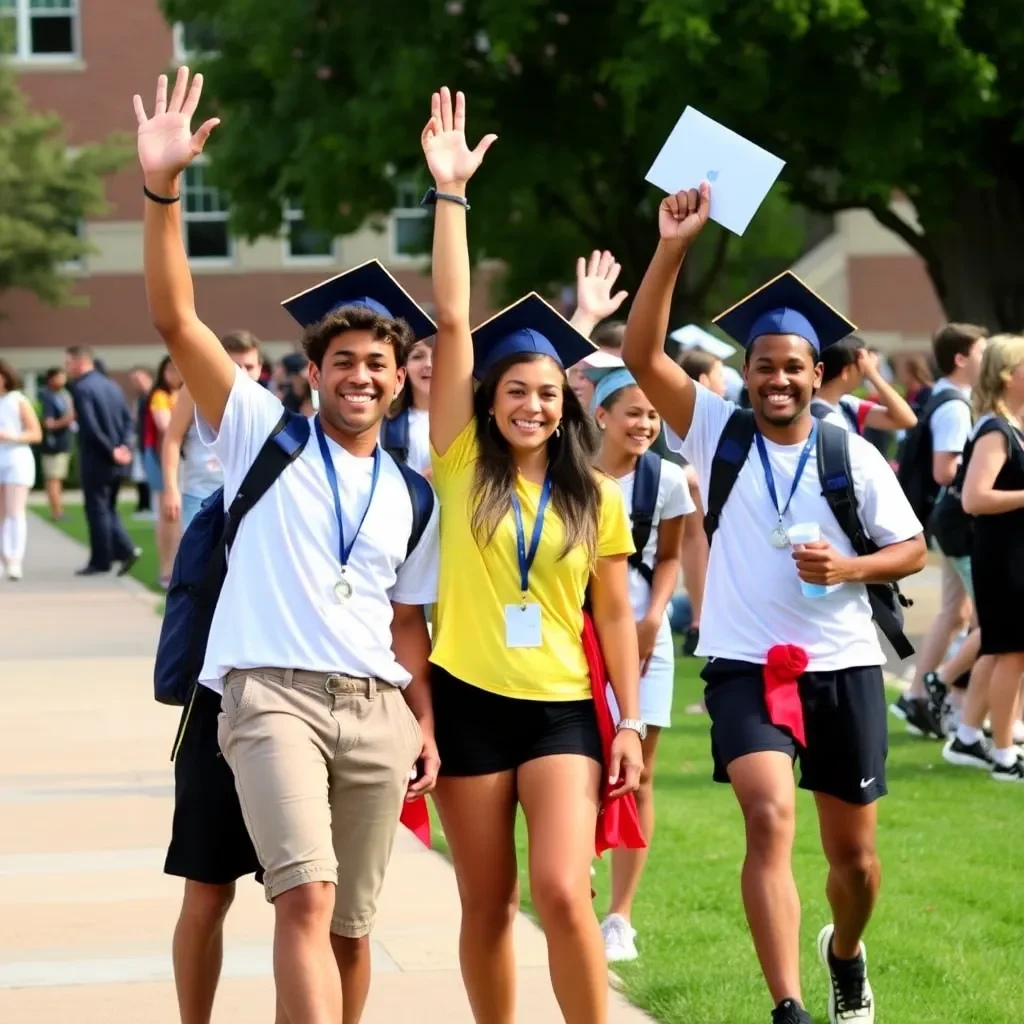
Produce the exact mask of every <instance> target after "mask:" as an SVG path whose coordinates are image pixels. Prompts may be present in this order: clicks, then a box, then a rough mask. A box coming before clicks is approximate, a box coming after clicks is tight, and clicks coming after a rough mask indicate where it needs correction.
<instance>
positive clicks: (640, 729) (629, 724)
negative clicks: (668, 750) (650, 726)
mask: <svg viewBox="0 0 1024 1024" xmlns="http://www.w3.org/2000/svg"><path fill="white" fill-rule="evenodd" d="M623 729H629V730H630V731H631V732H635V733H636V734H637V735H638V736H639V737H640V739H642V740H643V739H646V738H647V723H646V722H641V721H640V719H639V718H624V719H622V721H621V722H619V724H618V727H617V728H616V730H615V731H616V732H621V730H623Z"/></svg>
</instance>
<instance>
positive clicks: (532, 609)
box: [505, 602, 541, 647]
mask: <svg viewBox="0 0 1024 1024" xmlns="http://www.w3.org/2000/svg"><path fill="white" fill-rule="evenodd" d="M540 645H541V634H540V605H539V604H534V603H532V602H531V603H528V604H525V605H524V604H507V605H505V646H506V647H540Z"/></svg>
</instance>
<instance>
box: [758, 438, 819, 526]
mask: <svg viewBox="0 0 1024 1024" xmlns="http://www.w3.org/2000/svg"><path fill="white" fill-rule="evenodd" d="M817 436H818V421H817V420H815V421H814V422H813V423H812V424H811V432H810V434H808V436H807V441H806V442H805V444H804V448H803V451H802V452H800V458H799V460H798V461H797V464H796V473H794V474H793V486H792V487H790V489H789V497H788V498H787V499H786V504H785V507H784V508H781V509H780V508H779V496H778V494H777V493H776V491H775V477H774V476H773V475H772V464H771V460H770V459H769V458H768V450H767V449H766V448H765V445H764V438H763V437H762V436H761V431H760V430H758V431H757V432H756V433H755V434H754V442H755V443H756V444H757V454H758V455H759V456H760V457H761V467H762V469H764V482H765V484H766V485H767V487H768V493H769V495H771V499H772V504H773V505H774V506H775V512H776V514H777V515H778V517H779V522H780V523H781V522H782V517H783V516H784V515H785V514H786V513H787V512H788V511H789V505H790V502H792V500H793V495H794V494H796V489H797V487H798V486H799V484H800V477H802V476H803V475H804V467H805V466H806V465H807V460H808V459H809V458H810V456H811V449H812V448H813V447H814V442H815V440H816V438H817Z"/></svg>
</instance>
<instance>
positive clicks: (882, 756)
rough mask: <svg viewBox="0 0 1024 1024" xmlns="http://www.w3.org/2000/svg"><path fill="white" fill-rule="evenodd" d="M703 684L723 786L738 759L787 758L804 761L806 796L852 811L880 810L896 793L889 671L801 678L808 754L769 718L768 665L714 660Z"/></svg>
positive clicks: (872, 669) (867, 670)
mask: <svg viewBox="0 0 1024 1024" xmlns="http://www.w3.org/2000/svg"><path fill="white" fill-rule="evenodd" d="M701 677H702V678H703V679H704V682H705V683H706V684H707V685H706V687H705V690H704V700H705V703H706V704H707V709H708V714H709V715H710V716H711V754H712V757H713V758H714V762H715V774H714V779H715V782H728V781H729V772H728V768H729V765H730V764H731V762H733V761H735V760H736V758H738V757H743V756H744V755H745V754H755V753H759V752H761V751H764V750H779V751H782V752H783V753H786V754H788V755H789V756H790V757H791V758H792V759H794V760H797V759H799V761H800V788H801V789H807V790H810V791H811V792H813V793H825V794H826V795H828V796H834V797H837V798H838V799H839V800H844V801H846V802H847V803H851V804H870V803H874V801H875V800H877V799H878V798H879V797H882V796H885V794H886V793H887V792H888V789H887V787H886V784H885V761H886V757H887V756H888V754H889V732H888V728H889V726H888V718H887V712H886V699H885V684H884V681H883V678H882V670H881V668H879V667H877V666H872V667H870V668H846V669H840V670H838V671H835V672H805V673H804V674H803V675H802V676H800V678H799V679H798V680H797V686H798V687H799V690H800V702H801V703H802V704H803V709H804V732H805V734H806V738H807V746H806V747H801V746H800V744H799V743H797V742H796V740H794V739H793V737H792V736H791V735H790V734H789V732H788V731H787V730H786V729H782V728H779V726H777V725H774V724H773V723H772V721H771V719H770V718H769V717H768V705H767V703H766V702H765V696H764V666H763V665H753V664H750V663H749V662H745V661H731V660H729V659H727V658H714V659H713V660H711V661H709V662H708V663H707V665H705V666H704V671H703V672H702V673H701Z"/></svg>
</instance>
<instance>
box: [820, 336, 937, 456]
mask: <svg viewBox="0 0 1024 1024" xmlns="http://www.w3.org/2000/svg"><path fill="white" fill-rule="evenodd" d="M821 365H822V373H821V387H820V388H818V393H817V394H816V395H815V396H814V400H813V401H812V402H811V412H812V413H814V415H815V416H817V417H818V418H820V419H825V420H828V422H829V423H835V424H836V425H837V426H840V427H842V428H843V430H850V431H852V432H853V433H855V434H860V435H862V436H863V434H864V431H865V430H908V429H909V428H910V427H912V426H914V424H915V423H917V414H916V413H915V412H914V410H913V409H911V408H910V406H909V405H908V404H907V403H906V401H905V400H904V399H903V398H902V397H901V396H900V394H899V392H897V391H896V389H895V388H894V387H893V386H892V385H891V384H889V383H888V382H887V381H886V380H885V378H884V377H883V376H882V373H881V371H880V370H879V368H878V357H877V356H875V355H872V354H871V353H870V352H868V350H867V349H866V348H865V347H864V345H863V343H862V342H861V340H860V339H859V338H857V337H853V336H851V337H849V338H843V340H842V341H840V342H837V343H836V344H835V345H831V346H829V347H828V348H827V349H825V350H824V351H823V352H822V353H821ZM864 381H867V382H868V383H869V384H871V386H872V387H873V388H874V390H875V394H877V395H878V401H876V402H866V401H864V399H862V398H857V397H856V396H855V395H853V394H852V393H851V392H853V391H855V390H856V389H857V388H859V387H860V386H861V384H862V383H863V382H864Z"/></svg>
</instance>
